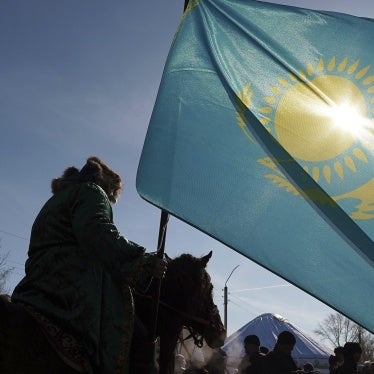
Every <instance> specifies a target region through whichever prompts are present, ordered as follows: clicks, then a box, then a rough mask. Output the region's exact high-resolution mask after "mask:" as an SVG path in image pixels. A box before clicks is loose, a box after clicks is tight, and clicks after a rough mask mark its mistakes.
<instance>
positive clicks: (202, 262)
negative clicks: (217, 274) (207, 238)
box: [201, 251, 213, 268]
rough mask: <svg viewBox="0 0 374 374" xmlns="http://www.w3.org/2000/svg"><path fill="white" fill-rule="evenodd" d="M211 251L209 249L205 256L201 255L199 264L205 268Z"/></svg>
mask: <svg viewBox="0 0 374 374" xmlns="http://www.w3.org/2000/svg"><path fill="white" fill-rule="evenodd" d="M212 254H213V252H212V251H210V252H209V253H208V254H207V255H206V256H203V257H201V264H202V265H203V267H204V268H205V267H206V265H207V263H208V262H209V260H210V258H211V257H212Z"/></svg>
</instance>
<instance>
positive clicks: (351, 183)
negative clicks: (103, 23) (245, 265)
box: [137, 0, 374, 332]
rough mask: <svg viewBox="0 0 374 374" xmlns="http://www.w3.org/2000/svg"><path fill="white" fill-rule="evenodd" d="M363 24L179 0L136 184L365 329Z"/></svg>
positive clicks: (367, 131)
mask: <svg viewBox="0 0 374 374" xmlns="http://www.w3.org/2000/svg"><path fill="white" fill-rule="evenodd" d="M373 37H374V22H373V20H370V19H363V18H358V17H353V16H349V15H345V14H339V13H333V12H319V11H311V10H306V9H301V8H294V7H286V6H278V5H274V4H269V3H262V2H259V1H251V0H190V2H189V6H188V8H187V10H186V11H185V13H184V15H183V18H182V21H181V24H180V26H179V28H178V30H177V32H176V35H175V38H174V41H173V45H172V48H171V50H170V54H169V57H168V60H167V63H166V66H165V70H164V74H163V78H162V82H161V85H160V89H159V93H158V96H157V100H156V104H155V107H154V111H153V114H152V118H151V121H150V125H149V129H148V133H147V136H146V140H145V144H144V148H143V152H142V156H141V160H140V164H139V169H138V176H137V189H138V192H139V194H140V195H141V196H142V197H143V198H144V199H146V200H147V201H149V202H150V203H152V204H154V205H156V206H158V207H160V208H162V209H165V210H167V211H168V212H170V213H171V214H172V215H174V216H176V217H179V218H180V219H182V220H184V221H185V222H187V223H189V224H191V225H193V226H195V227H196V228H198V229H200V230H202V231H203V232H205V233H207V234H209V235H211V236H212V237H214V238H216V239H218V240H219V241H221V242H222V243H224V244H226V245H227V246H229V247H231V248H233V249H234V250H236V251H238V252H240V253H242V254H243V255H244V256H246V257H248V258H250V259H252V260H253V261H255V262H257V263H258V264H260V265H262V266H263V267H265V268H267V269H269V270H270V271H272V272H274V273H275V274H278V275H279V276H281V277H283V278H284V279H286V280H288V281H289V282H291V283H293V284H294V285H296V286H298V287H299V288H301V289H303V290H305V291H306V292H308V293H309V294H311V295H313V296H315V297H316V298H318V299H320V300H321V301H323V302H324V303H326V304H328V305H330V306H331V307H332V308H334V309H336V310H338V311H339V312H341V313H343V314H345V315H346V316H347V317H349V318H351V319H353V320H354V321H356V322H357V323H359V324H361V325H362V326H364V327H365V328H367V329H368V330H370V331H372V332H374V319H373V310H374V297H373V290H374V269H373V264H374V244H373V238H374V121H373V117H374V66H372V65H373V63H374V44H373Z"/></svg>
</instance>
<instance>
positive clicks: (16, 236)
mask: <svg viewBox="0 0 374 374" xmlns="http://www.w3.org/2000/svg"><path fill="white" fill-rule="evenodd" d="M0 232H2V233H3V234H5V235H9V236H13V237H14V238H18V239H23V240H26V241H28V240H29V239H26V238H24V237H23V236H21V235H17V234H13V233H11V232H8V231H4V230H1V229H0Z"/></svg>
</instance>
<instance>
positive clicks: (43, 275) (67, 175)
mask: <svg viewBox="0 0 374 374" xmlns="http://www.w3.org/2000/svg"><path fill="white" fill-rule="evenodd" d="M121 190H122V180H121V178H120V176H119V175H118V174H117V173H116V172H114V171H113V170H112V169H111V168H110V167H109V166H107V165H106V164H105V163H104V162H102V161H101V160H100V159H99V158H97V157H89V158H88V159H87V163H86V164H85V165H84V167H83V168H82V169H81V170H78V169H77V168H75V167H69V168H67V169H66V170H65V171H64V173H63V175H62V176H61V178H56V179H53V180H52V193H53V196H52V197H51V198H50V199H49V200H48V201H47V202H46V203H45V205H44V206H43V207H42V209H41V211H40V212H39V214H38V216H37V217H36V219H35V221H34V224H33V227H32V231H31V238H30V245H29V251H28V259H27V261H26V269H25V273H26V275H25V277H24V278H23V279H22V280H21V281H20V283H19V284H18V285H17V286H16V288H15V289H14V292H13V294H12V302H13V303H17V305H19V306H22V307H24V308H25V309H26V310H27V312H28V313H29V314H30V315H31V316H32V318H33V319H34V320H35V321H36V322H37V325H38V326H39V328H40V330H41V331H42V332H43V335H44V336H45V339H46V340H47V341H48V343H50V345H51V347H53V350H54V351H56V352H57V353H58V356H59V357H60V358H61V359H62V360H63V361H64V362H65V363H66V365H67V366H68V367H69V368H70V369H74V370H75V372H85V373H100V374H113V373H118V374H125V373H128V354H129V348H130V343H131V336H132V328H133V320H134V306H133V300H132V288H133V287H134V286H135V285H136V284H138V282H142V281H144V280H145V279H146V278H148V277H150V276H155V277H157V278H161V277H162V276H163V274H164V272H165V271H166V266H167V265H166V264H167V262H166V260H162V259H159V258H158V257H157V256H156V254H150V253H145V248H143V247H141V246H140V245H138V244H136V243H134V242H131V241H129V240H127V239H126V238H125V237H123V236H121V235H120V233H119V231H118V230H117V228H116V226H115V225H114V223H113V213H112V208H111V203H115V202H116V200H117V198H118V197H119V195H120V193H121ZM23 359H26V358H23ZM29 359H30V360H32V358H29ZM13 372H14V373H21V372H24V371H22V369H20V370H18V371H17V368H14V370H13ZM25 372H26V371H25ZM27 372H29V371H27ZM50 372H51V373H52V372H54V371H53V370H52V371H50ZM44 373H45V372H42V371H41V372H40V373H38V374H44ZM48 373H49V372H48Z"/></svg>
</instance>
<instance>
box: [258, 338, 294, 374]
mask: <svg viewBox="0 0 374 374" xmlns="http://www.w3.org/2000/svg"><path fill="white" fill-rule="evenodd" d="M295 344H296V338H295V336H294V335H293V334H292V333H291V332H289V331H283V332H281V333H280V334H279V335H278V338H277V342H276V343H275V346H274V349H273V350H272V351H270V352H269V353H268V354H267V355H266V356H265V360H264V362H265V370H264V373H265V374H290V373H293V372H296V371H297V366H296V364H295V361H294V360H293V358H292V356H291V352H292V350H293V348H294V346H295Z"/></svg>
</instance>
